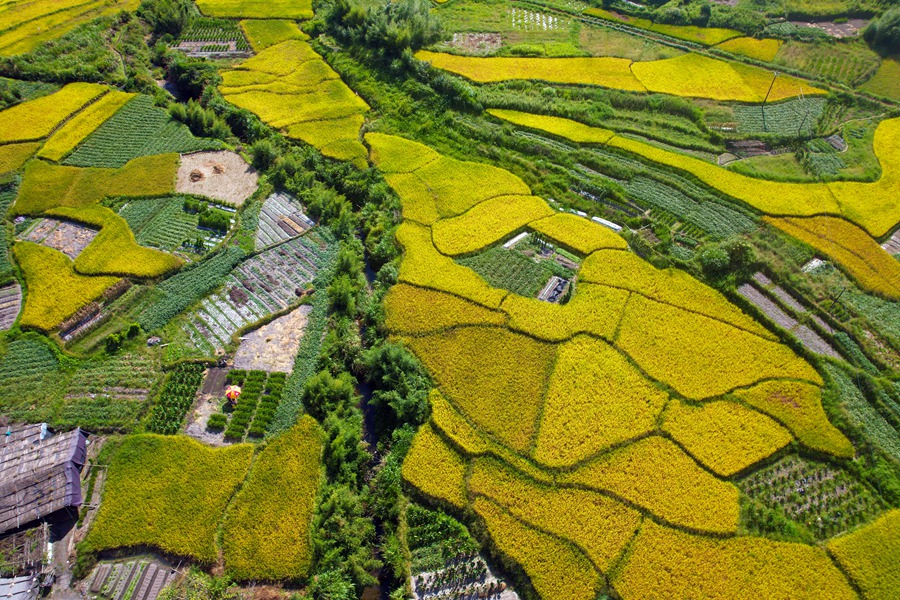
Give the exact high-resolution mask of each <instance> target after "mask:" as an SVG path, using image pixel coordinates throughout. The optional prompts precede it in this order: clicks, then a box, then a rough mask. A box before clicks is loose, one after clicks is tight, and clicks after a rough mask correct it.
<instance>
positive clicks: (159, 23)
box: [137, 0, 197, 38]
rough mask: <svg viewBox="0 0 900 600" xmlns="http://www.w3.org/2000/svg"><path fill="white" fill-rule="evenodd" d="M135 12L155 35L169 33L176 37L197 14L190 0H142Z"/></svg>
mask: <svg viewBox="0 0 900 600" xmlns="http://www.w3.org/2000/svg"><path fill="white" fill-rule="evenodd" d="M137 13H138V16H139V17H140V18H142V19H143V20H145V21H146V22H147V23H148V24H149V25H150V27H152V28H153V33H155V34H156V35H158V36H161V35H165V34H169V35H171V36H172V37H173V38H177V37H178V36H180V35H181V32H182V31H183V30H184V29H185V28H186V27H187V26H188V25H189V24H190V22H191V19H192V18H193V17H194V16H195V15H196V14H197V9H196V8H195V7H194V3H193V2H191V1H190V0H144V1H143V2H141V5H140V6H139V7H138V10H137Z"/></svg>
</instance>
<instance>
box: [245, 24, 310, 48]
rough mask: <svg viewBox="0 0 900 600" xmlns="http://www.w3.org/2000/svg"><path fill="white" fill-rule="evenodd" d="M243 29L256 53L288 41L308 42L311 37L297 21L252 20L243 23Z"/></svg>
mask: <svg viewBox="0 0 900 600" xmlns="http://www.w3.org/2000/svg"><path fill="white" fill-rule="evenodd" d="M241 29H243V30H244V35H246V36H247V41H248V42H250V46H251V47H252V48H253V50H255V51H256V52H259V51H261V50H265V49H266V48H268V47H269V46H274V45H275V44H280V43H281V42H286V41H287V40H306V39H309V36H308V35H306V34H305V33H303V32H302V31H301V30H300V27H299V26H298V25H297V23H296V22H295V21H287V20H279V19H250V20H247V21H241Z"/></svg>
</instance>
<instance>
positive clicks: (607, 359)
mask: <svg viewBox="0 0 900 600" xmlns="http://www.w3.org/2000/svg"><path fill="white" fill-rule="evenodd" d="M667 398H668V396H667V395H666V394H665V393H664V392H662V391H660V390H658V389H657V388H655V387H654V386H653V385H651V384H650V382H648V381H647V380H646V379H645V378H644V377H643V375H641V372H640V371H638V370H637V369H636V368H634V367H633V366H632V365H631V363H629V362H628V360H627V359H626V358H625V357H624V356H622V355H621V354H619V352H618V351H617V350H616V349H615V348H613V347H612V346H610V345H608V344H606V343H605V342H602V341H600V340H597V339H594V338H592V337H588V336H578V337H576V338H574V339H573V340H571V341H570V342H567V343H565V344H562V345H561V346H560V347H559V351H558V355H557V358H556V363H555V365H554V370H553V375H552V376H551V377H550V385H549V387H548V389H547V394H546V400H545V402H544V409H543V412H542V414H541V423H540V429H539V430H538V434H537V439H536V441H535V448H534V458H535V460H537V461H538V462H540V463H543V464H545V465H548V466H550V467H566V466H569V465H573V464H575V463H577V462H579V461H581V460H584V459H586V458H589V457H591V456H593V455H595V454H597V453H598V452H600V451H602V450H604V449H606V448H608V447H610V446H612V445H615V444H618V443H621V442H624V441H626V440H629V439H632V438H636V437H637V436H639V435H642V434H645V433H647V432H649V431H652V430H653V428H654V427H655V426H656V418H657V416H658V415H659V413H660V411H662V408H663V406H664V405H665V403H666V399H667Z"/></svg>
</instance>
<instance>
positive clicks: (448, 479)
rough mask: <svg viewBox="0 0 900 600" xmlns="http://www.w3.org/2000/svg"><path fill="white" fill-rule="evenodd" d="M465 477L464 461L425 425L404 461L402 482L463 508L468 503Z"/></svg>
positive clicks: (432, 496)
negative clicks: (403, 480)
mask: <svg viewBox="0 0 900 600" xmlns="http://www.w3.org/2000/svg"><path fill="white" fill-rule="evenodd" d="M465 478H466V463H465V462H464V461H463V458H462V457H461V456H460V455H459V454H457V452H456V451H455V450H453V449H452V448H450V447H449V446H448V445H447V443H446V442H445V441H444V440H443V439H442V438H441V437H440V436H439V435H438V434H437V433H435V431H434V429H433V428H432V427H431V425H430V424H425V425H423V426H422V428H421V429H419V431H418V433H416V437H415V438H414V439H413V443H412V447H410V449H409V453H408V454H407V455H406V458H405V459H404V461H403V479H405V480H406V481H408V482H409V483H410V484H411V485H412V486H413V487H415V488H416V489H418V490H419V491H420V492H422V493H424V494H425V495H427V496H430V497H431V498H436V499H438V500H444V501H446V502H449V503H450V504H451V505H453V506H455V507H457V508H463V507H465V506H466V504H467V503H468V501H467V499H466V491H465V487H466V482H465Z"/></svg>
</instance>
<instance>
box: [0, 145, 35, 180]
mask: <svg viewBox="0 0 900 600" xmlns="http://www.w3.org/2000/svg"><path fill="white" fill-rule="evenodd" d="M40 147H41V143H40V142H20V143H18V144H4V145H2V146H0V177H2V176H3V175H7V174H9V173H12V172H13V171H18V170H19V169H21V168H22V166H23V165H24V164H25V163H26V162H27V161H28V159H29V158H31V157H32V156H33V155H34V153H35V152H37V150H38V148H40Z"/></svg>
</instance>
